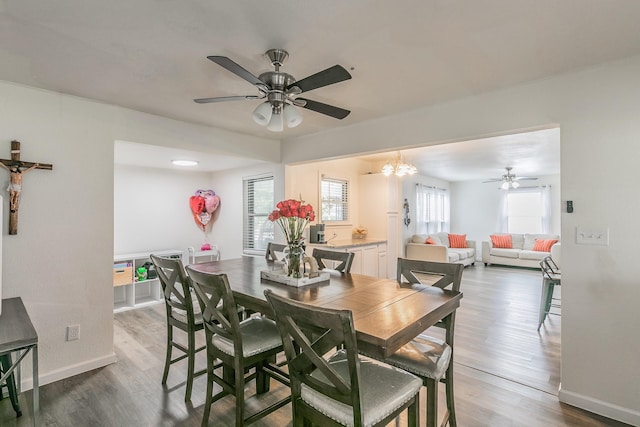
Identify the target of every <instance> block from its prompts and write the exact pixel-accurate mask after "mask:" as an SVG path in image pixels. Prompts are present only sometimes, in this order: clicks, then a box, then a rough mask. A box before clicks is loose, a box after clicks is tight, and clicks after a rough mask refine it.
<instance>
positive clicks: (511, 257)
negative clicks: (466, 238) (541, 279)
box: [482, 233, 560, 268]
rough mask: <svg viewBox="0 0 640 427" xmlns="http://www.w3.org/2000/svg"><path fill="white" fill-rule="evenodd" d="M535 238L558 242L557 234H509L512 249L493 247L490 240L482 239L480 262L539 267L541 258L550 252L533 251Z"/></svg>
mask: <svg viewBox="0 0 640 427" xmlns="http://www.w3.org/2000/svg"><path fill="white" fill-rule="evenodd" d="M496 234H507V233H496ZM536 239H541V240H558V242H559V241H560V236H558V235H557V234H511V244H512V246H513V248H512V249H504V248H494V247H493V244H492V242H491V240H489V241H484V242H482V262H484V265H489V264H500V265H511V266H515V267H529V268H540V261H541V260H542V258H544V257H546V256H548V255H551V252H540V251H534V250H533V245H534V244H535V240H536ZM556 245H558V243H556Z"/></svg>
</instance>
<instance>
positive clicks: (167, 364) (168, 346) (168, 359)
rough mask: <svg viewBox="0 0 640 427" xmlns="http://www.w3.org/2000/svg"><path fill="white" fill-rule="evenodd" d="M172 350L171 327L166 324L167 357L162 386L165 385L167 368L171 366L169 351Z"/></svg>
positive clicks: (167, 374)
mask: <svg viewBox="0 0 640 427" xmlns="http://www.w3.org/2000/svg"><path fill="white" fill-rule="evenodd" d="M172 350H173V326H171V325H169V324H168V323H167V356H166V357H165V359H164V373H163V374H162V384H166V383H167V377H168V376H169V366H170V365H171V351H172Z"/></svg>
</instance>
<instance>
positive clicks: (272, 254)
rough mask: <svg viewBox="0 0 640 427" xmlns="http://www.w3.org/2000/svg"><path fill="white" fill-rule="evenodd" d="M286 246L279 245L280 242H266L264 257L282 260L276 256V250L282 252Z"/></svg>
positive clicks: (271, 259)
mask: <svg viewBox="0 0 640 427" xmlns="http://www.w3.org/2000/svg"><path fill="white" fill-rule="evenodd" d="M286 247H287V245H281V244H280V243H273V242H269V243H268V244H267V250H266V251H265V253H264V257H265V259H266V260H267V261H282V258H279V257H278V254H277V252H279V253H281V254H284V249H285V248H286ZM283 258H284V256H283Z"/></svg>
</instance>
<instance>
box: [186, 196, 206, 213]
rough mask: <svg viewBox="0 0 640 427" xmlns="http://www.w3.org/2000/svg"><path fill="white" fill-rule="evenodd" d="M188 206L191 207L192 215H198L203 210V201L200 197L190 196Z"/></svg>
mask: <svg viewBox="0 0 640 427" xmlns="http://www.w3.org/2000/svg"><path fill="white" fill-rule="evenodd" d="M189 206H190V207H191V212H193V214H194V215H197V214H199V213H200V212H202V211H204V210H205V200H204V197H202V196H191V197H189Z"/></svg>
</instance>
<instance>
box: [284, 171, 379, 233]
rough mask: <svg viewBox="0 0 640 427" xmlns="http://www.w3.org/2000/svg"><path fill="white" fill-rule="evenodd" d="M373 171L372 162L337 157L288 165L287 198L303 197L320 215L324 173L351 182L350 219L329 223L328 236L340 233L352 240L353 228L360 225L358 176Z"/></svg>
mask: <svg viewBox="0 0 640 427" xmlns="http://www.w3.org/2000/svg"><path fill="white" fill-rule="evenodd" d="M370 170H371V164H370V163H369V162H365V161H362V160H357V159H334V160H330V161H324V162H313V163H307V164H302V165H292V166H287V167H286V188H285V193H286V198H295V199H297V198H299V197H300V196H302V198H303V199H304V200H305V201H306V202H307V203H311V205H312V206H313V208H314V210H315V211H316V214H317V215H318V216H319V215H320V211H319V206H320V176H321V175H322V174H324V175H326V176H327V177H330V178H338V179H345V180H348V181H349V192H350V194H349V197H350V203H349V209H350V213H349V218H350V223H349V224H345V225H327V226H326V227H325V232H324V234H325V238H326V239H330V238H331V237H332V236H333V233H336V234H337V236H336V239H338V240H340V239H351V232H352V230H353V228H355V227H357V226H359V225H360V224H359V217H360V215H359V203H358V194H359V191H358V186H359V182H358V178H359V176H360V175H364V174H366V173H368V172H370Z"/></svg>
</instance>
